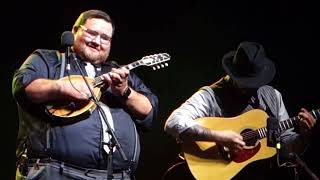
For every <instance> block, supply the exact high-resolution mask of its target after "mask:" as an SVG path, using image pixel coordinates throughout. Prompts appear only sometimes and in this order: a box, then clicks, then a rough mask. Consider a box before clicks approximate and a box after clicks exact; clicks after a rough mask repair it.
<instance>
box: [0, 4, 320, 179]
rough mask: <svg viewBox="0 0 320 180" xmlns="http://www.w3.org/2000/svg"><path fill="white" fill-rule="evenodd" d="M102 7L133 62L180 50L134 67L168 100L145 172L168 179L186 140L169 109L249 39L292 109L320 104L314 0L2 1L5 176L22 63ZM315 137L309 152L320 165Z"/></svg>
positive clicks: (118, 46) (118, 48) (114, 53)
mask: <svg viewBox="0 0 320 180" xmlns="http://www.w3.org/2000/svg"><path fill="white" fill-rule="evenodd" d="M93 8H94V9H101V10H105V11H106V12H108V13H109V14H110V15H111V17H112V18H113V19H114V21H115V25H116V33H115V36H114V39H113V45H112V49H111V55H110V56H111V57H110V59H112V60H116V61H118V62H119V63H121V64H126V63H129V62H132V61H135V60H138V59H140V58H141V57H143V56H145V55H149V54H154V53H160V52H167V53H169V54H170V55H171V61H170V62H169V66H168V67H167V68H165V69H161V70H159V71H153V70H152V69H149V68H147V67H143V68H138V69H136V70H134V71H135V72H136V73H137V74H138V75H139V76H140V77H141V78H142V79H143V80H144V81H145V83H146V84H147V85H148V86H149V87H151V89H152V90H153V91H154V92H155V93H156V94H157V95H158V97H159V100H160V110H159V116H158V119H157V121H156V122H154V127H153V131H152V132H150V133H147V134H145V135H144V136H143V137H142V142H143V143H142V154H141V161H140V166H139V169H138V172H137V179H142V180H144V179H160V178H161V176H162V175H163V173H164V172H165V171H166V169H168V168H169V167H170V166H171V165H173V164H174V163H175V162H176V160H177V154H178V153H179V150H180V148H179V146H178V145H176V143H175V140H174V139H173V138H172V137H170V136H168V135H167V134H165V133H164V131H163V126H164V123H165V120H166V118H167V117H168V116H169V114H170V113H171V111H172V110H173V109H175V108H177V107H178V106H179V105H180V104H181V103H182V102H184V100H185V99H186V98H188V97H189V96H190V95H192V93H193V92H195V91H196V90H197V89H198V88H200V87H201V86H204V85H209V84H211V83H212V82H213V81H215V80H217V79H218V78H219V77H220V76H221V75H222V74H223V71H222V69H221V58H222V56H223V55H224V54H225V53H227V52H228V51H229V50H231V49H235V48H236V46H237V45H238V44H239V42H241V41H244V40H247V41H257V42H260V43H261V44H263V45H264V46H265V49H266V52H267V54H268V55H269V57H270V58H271V59H272V60H273V61H274V62H275V63H276V66H277V69H278V70H277V74H276V78H275V79H274V81H273V82H272V85H274V86H275V87H276V88H277V89H278V90H279V91H281V92H282V95H283V98H284V101H285V103H286V106H287V110H288V112H289V114H290V116H295V115H296V113H297V112H298V110H299V109H300V108H301V107H306V108H308V109H310V110H311V109H316V108H319V107H320V101H319V100H320V97H319V95H318V92H319V87H318V77H319V68H318V66H317V65H318V61H319V57H318V51H317V50H318V47H319V46H318V42H317V41H316V37H315V36H316V30H315V26H316V22H317V21H318V19H317V17H319V16H318V13H317V11H316V10H317V8H316V6H315V4H311V3H308V2H304V3H302V2H301V1H300V2H299V3H294V2H291V1H288V0H285V1H278V2H269V1H265V2H262V1H247V0H245V1H241V2H233V1H228V0H227V1H224V2H221V1H217V2H212V1H209V0H203V1H188V0H184V1H182V0H179V1H172V0H161V1H143V0H137V1H109V0H104V1H84V0H82V1H81V0H79V1H48V2H43V1H41V2H35V1H21V2H20V1H11V2H9V4H3V5H2V8H1V9H2V12H1V14H2V16H1V17H2V26H1V32H2V33H1V40H2V41H1V44H2V45H1V47H2V48H1V49H2V51H1V54H2V58H1V69H2V70H1V92H2V93H1V97H2V98H1V100H2V102H3V103H2V106H1V109H2V110H1V111H2V113H1V114H2V116H1V130H0V132H1V150H2V151H1V152H2V154H1V159H2V160H1V162H2V163H1V164H2V167H1V177H3V178H0V179H13V176H14V173H15V172H14V171H15V170H14V160H15V157H14V156H15V138H16V134H17V128H18V115H17V110H16V106H15V103H14V101H13V99H12V95H11V79H12V75H13V72H14V70H15V69H16V68H18V67H19V66H20V64H21V63H22V62H23V61H24V59H25V58H26V57H27V56H28V55H29V54H30V53H31V52H32V51H33V50H35V49H37V48H47V49H60V48H61V47H60V35H61V33H62V32H64V31H67V30H71V28H72V25H73V22H74V21H75V19H76V18H77V17H78V15H79V13H80V12H81V11H84V10H87V9H93ZM318 126H319V125H317V126H316V128H315V132H316V131H318V130H319V128H318ZM316 134H318V133H316ZM315 139H316V138H314V139H313V141H312V143H311V146H310V147H309V148H308V149H307V152H306V154H305V156H304V157H303V158H304V160H305V161H306V163H307V164H308V165H309V166H310V168H311V169H312V170H313V171H314V172H316V173H317V174H318V175H320V173H319V172H320V168H319V166H320V165H319V156H318V155H317V153H316V152H317V151H318V150H319V149H317V142H316V140H315ZM302 176H303V178H305V179H307V178H308V176H307V175H306V174H303V175H302Z"/></svg>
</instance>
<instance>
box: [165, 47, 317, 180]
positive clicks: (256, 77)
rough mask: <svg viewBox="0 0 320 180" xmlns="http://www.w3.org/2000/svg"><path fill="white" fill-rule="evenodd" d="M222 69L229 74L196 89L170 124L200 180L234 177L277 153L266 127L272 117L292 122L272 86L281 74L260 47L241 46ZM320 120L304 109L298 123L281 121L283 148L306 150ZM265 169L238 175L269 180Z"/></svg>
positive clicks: (189, 164) (225, 57) (226, 59)
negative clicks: (309, 132)
mask: <svg viewBox="0 0 320 180" xmlns="http://www.w3.org/2000/svg"><path fill="white" fill-rule="evenodd" d="M222 66H223V68H224V70H225V72H226V73H227V75H226V76H224V77H222V78H221V79H220V80H218V81H217V82H215V83H213V84H212V85H210V86H205V87H203V88H201V89H200V90H199V91H197V92H196V93H195V94H194V95H193V96H191V97H190V98H189V99H188V100H187V101H186V102H184V103H183V104H182V105H181V106H180V107H179V108H177V109H176V110H174V111H173V112H172V114H171V115H170V116H169V118H168V119H167V121H166V124H165V131H166V132H167V133H169V134H171V135H173V136H174V137H176V138H179V139H181V140H182V145H183V151H184V155H185V158H186V160H187V163H188V167H189V169H190V170H191V172H192V174H193V176H194V177H195V178H197V179H231V178H233V177H235V175H236V174H238V173H239V172H240V170H242V168H244V167H245V166H247V165H249V163H251V162H253V161H257V160H261V159H266V158H268V157H271V156H273V155H275V152H276V150H275V148H274V147H269V146H267V143H266V138H265V137H266V135H267V131H266V129H265V128H263V127H265V126H266V124H267V123H266V122H267V118H268V117H270V119H276V120H277V124H278V122H284V121H285V120H288V119H289V116H288V113H287V111H286V108H285V105H284V103H283V100H282V97H281V94H280V92H279V91H278V90H276V89H274V88H273V87H272V86H269V85H267V84H268V83H269V82H271V81H272V79H273V78H274V75H275V72H276V70H275V66H274V64H273V62H272V61H271V60H270V59H268V58H267V57H266V56H265V52H264V48H263V46H262V45H261V44H259V43H255V42H242V43H240V45H239V46H238V48H237V49H236V51H231V52H229V53H227V54H226V55H225V56H224V57H223V59H222ZM254 109H261V110H263V111H264V112H263V111H260V110H254ZM317 116H319V112H318V111H312V113H309V112H308V111H307V110H306V109H304V108H302V109H301V112H299V114H298V117H299V118H296V119H294V120H297V123H292V121H290V122H291V124H290V123H288V122H286V123H282V124H281V123H280V126H279V128H281V130H283V131H282V132H281V136H280V139H279V138H277V139H279V142H280V144H284V145H283V146H282V147H281V148H280V150H283V152H286V153H288V151H289V152H292V151H295V152H301V149H302V147H304V145H305V142H306V141H305V140H306V137H307V136H308V132H307V131H308V130H309V129H311V128H312V127H313V126H314V124H315V119H316V117H317ZM205 117H209V118H205ZM210 117H211V118H210ZM291 125H293V126H291ZM294 127H296V128H294ZM256 129H257V130H256ZM247 130H248V131H247ZM246 131H247V132H246ZM249 140H251V141H252V140H255V142H249ZM190 141H191V142H196V143H188V142H190ZM203 142H214V144H213V143H211V144H210V143H209V144H208V143H207V144H206V143H203ZM185 144H187V145H185ZM284 154H285V153H284ZM253 166H255V165H253ZM262 168H263V169H264V170H265V172H264V173H261V174H257V172H259V171H255V170H251V171H247V170H245V171H243V172H241V173H240V174H239V175H238V176H237V177H238V178H240V179H242V178H243V179H249V178H251V179H252V178H253V179H264V178H265V179H270V176H269V175H272V173H270V172H271V169H270V168H269V166H263V167H262Z"/></svg>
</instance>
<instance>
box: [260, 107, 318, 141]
mask: <svg viewBox="0 0 320 180" xmlns="http://www.w3.org/2000/svg"><path fill="white" fill-rule="evenodd" d="M310 114H311V115H312V116H313V118H314V119H316V120H317V119H318V118H319V117H320V109H316V110H312V111H310ZM299 121H300V117H299V116H295V117H292V118H289V119H287V120H284V121H281V122H279V129H278V133H281V132H282V131H284V130H287V129H290V128H293V127H294V126H296V125H298V123H299ZM256 134H257V135H258V137H259V138H260V139H262V138H264V137H266V136H267V128H266V127H263V128H259V129H257V130H256Z"/></svg>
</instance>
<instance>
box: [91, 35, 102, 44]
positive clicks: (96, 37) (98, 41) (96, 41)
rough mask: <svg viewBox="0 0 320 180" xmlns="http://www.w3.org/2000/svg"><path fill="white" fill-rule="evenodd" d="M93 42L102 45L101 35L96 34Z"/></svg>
mask: <svg viewBox="0 0 320 180" xmlns="http://www.w3.org/2000/svg"><path fill="white" fill-rule="evenodd" d="M92 42H93V43H95V44H97V45H101V37H100V35H97V36H95V37H94V38H93V39H92Z"/></svg>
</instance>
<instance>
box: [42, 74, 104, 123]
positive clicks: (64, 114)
mask: <svg viewBox="0 0 320 180" xmlns="http://www.w3.org/2000/svg"><path fill="white" fill-rule="evenodd" d="M62 80H64V81H70V82H71V83H72V81H73V80H83V77H82V76H81V75H71V76H66V77H63V78H62ZM86 80H87V81H88V83H89V84H92V83H93V81H94V79H93V78H90V77H86ZM83 81H84V80H83ZM100 87H101V86H97V87H94V88H93V90H92V91H93V93H94V95H95V97H96V98H97V99H100V97H101V91H100ZM95 108H96V105H95V103H94V102H93V101H92V100H88V101H83V102H69V101H68V102H65V103H59V104H55V105H51V106H47V110H48V112H49V113H50V114H51V115H53V116H56V117H61V118H73V117H76V116H78V115H85V114H87V113H91V112H92V111H93V110H94V109H95Z"/></svg>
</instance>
